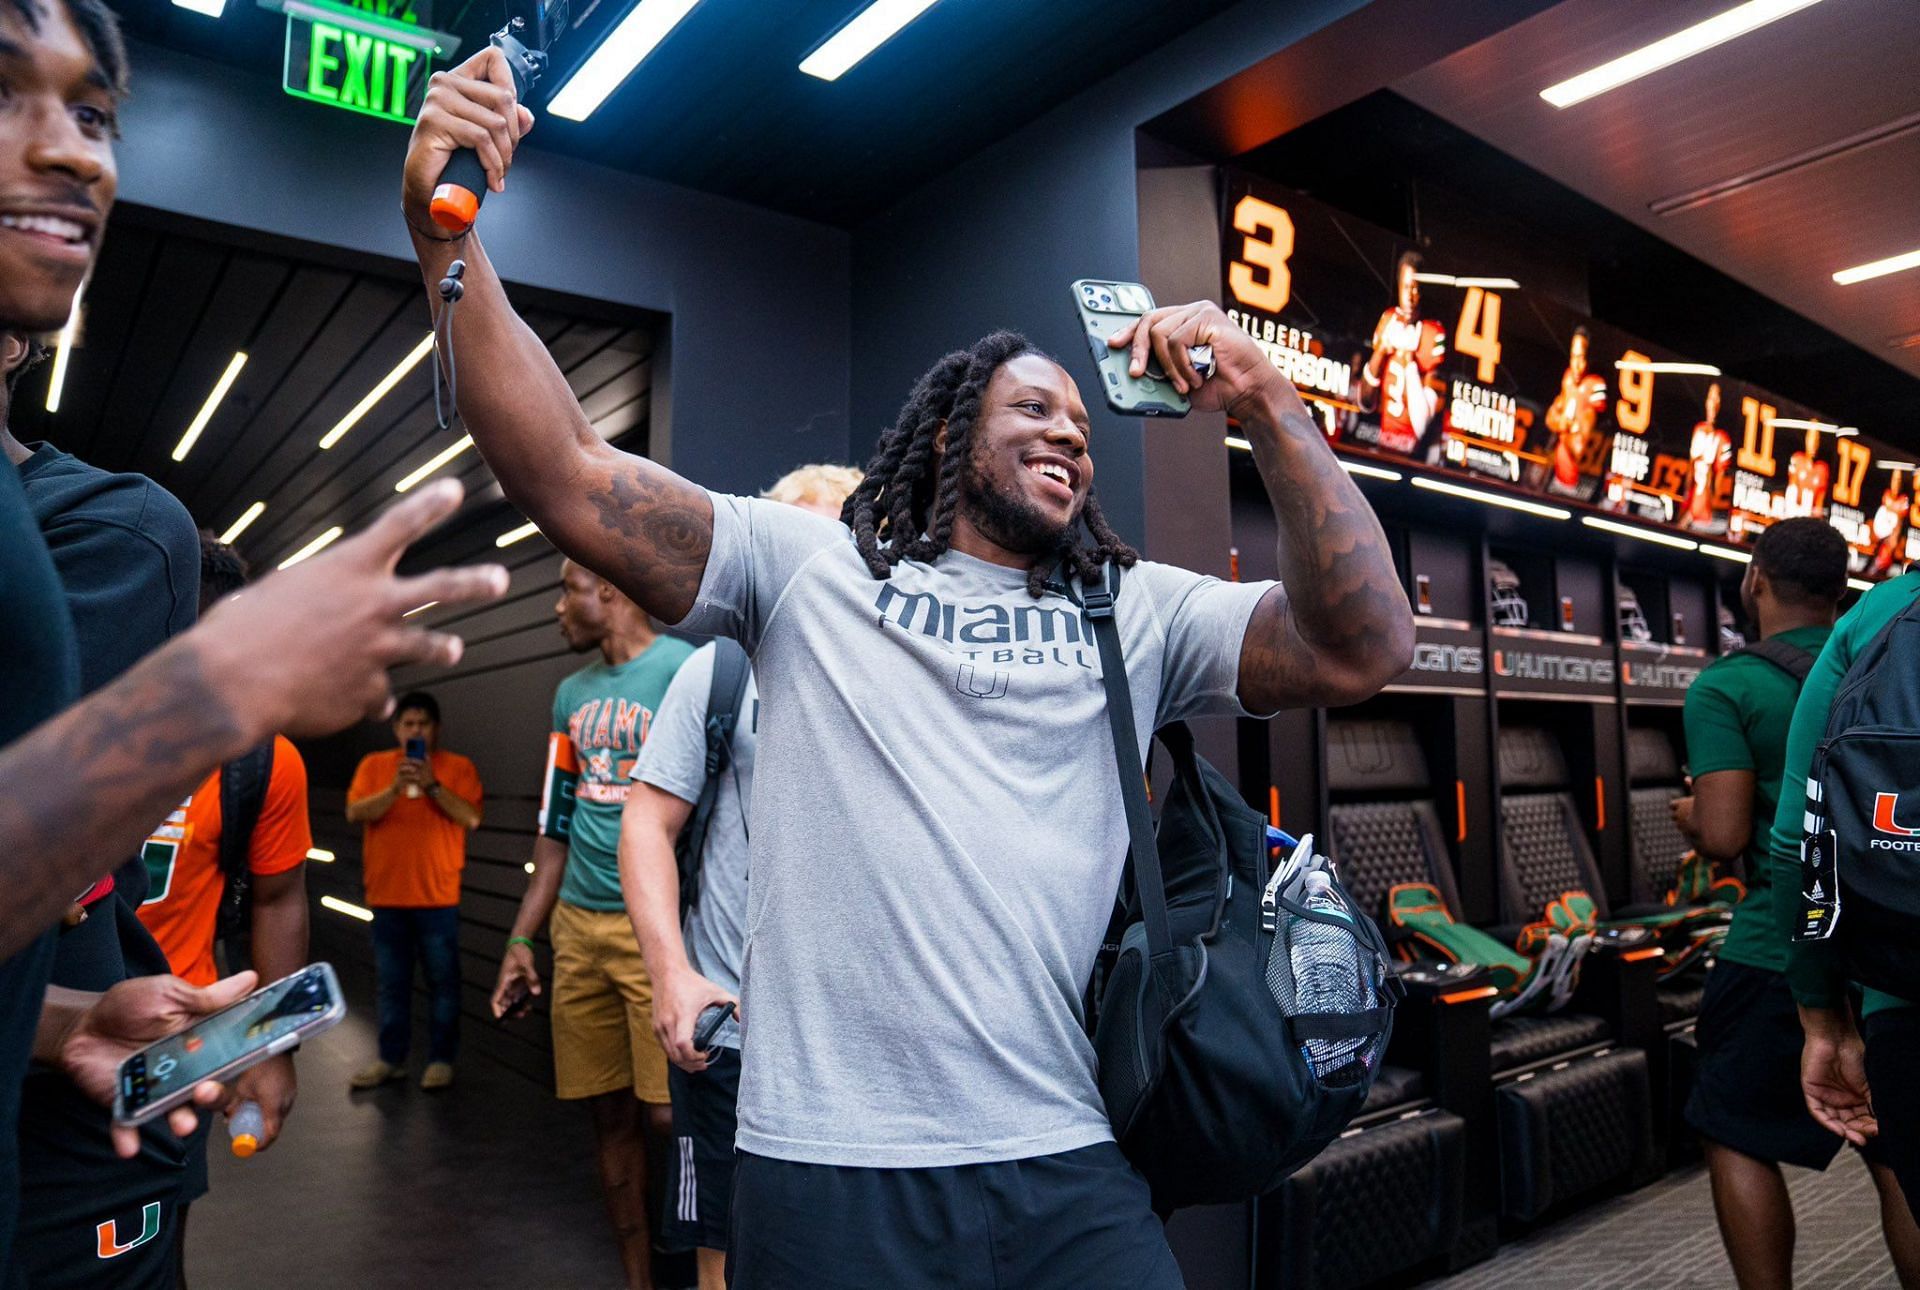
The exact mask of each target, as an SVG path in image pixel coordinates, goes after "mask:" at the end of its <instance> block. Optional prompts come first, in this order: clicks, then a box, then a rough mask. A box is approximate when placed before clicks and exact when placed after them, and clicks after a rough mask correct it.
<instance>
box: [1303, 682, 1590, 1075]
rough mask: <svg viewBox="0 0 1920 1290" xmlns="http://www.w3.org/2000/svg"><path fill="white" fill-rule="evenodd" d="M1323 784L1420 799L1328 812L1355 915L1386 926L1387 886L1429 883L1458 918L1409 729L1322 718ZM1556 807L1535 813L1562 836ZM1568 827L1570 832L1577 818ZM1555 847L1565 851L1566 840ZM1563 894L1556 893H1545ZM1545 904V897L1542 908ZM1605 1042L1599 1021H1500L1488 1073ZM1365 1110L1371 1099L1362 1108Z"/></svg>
mask: <svg viewBox="0 0 1920 1290" xmlns="http://www.w3.org/2000/svg"><path fill="white" fill-rule="evenodd" d="M1555 755H1556V756H1557V755H1558V750H1557V749H1556V750H1555ZM1327 787H1328V789H1329V791H1330V792H1331V793H1333V794H1336V795H1347V794H1358V793H1368V794H1380V795H1384V794H1388V793H1395V794H1414V793H1418V794H1421V795H1422V796H1420V797H1413V798H1409V797H1398V798H1389V799H1388V800H1384V801H1363V802H1354V801H1349V802H1336V803H1334V804H1333V805H1332V806H1330V807H1329V808H1328V810H1327V822H1328V824H1329V826H1330V830H1329V831H1330V834H1331V836H1330V837H1329V838H1328V846H1329V848H1330V849H1329V851H1328V852H1327V854H1328V855H1330V856H1332V857H1333V859H1334V863H1335V864H1336V865H1337V866H1338V868H1339V872H1340V878H1341V881H1342V882H1344V883H1345V884H1346V886H1347V890H1348V891H1350V892H1351V893H1353V898H1354V899H1355V900H1356V901H1357V902H1359V904H1360V907H1361V908H1362V909H1364V910H1366V911H1367V912H1368V913H1370V914H1373V915H1374V916H1375V918H1376V919H1379V920H1381V922H1382V925H1383V928H1384V924H1385V915H1384V911H1385V908H1386V898H1387V892H1388V891H1389V890H1390V889H1391V888H1392V887H1393V886H1394V884H1396V883H1402V882H1430V883H1432V884H1433V885H1434V886H1435V887H1437V888H1439V891H1440V895H1441V898H1442V899H1443V900H1445V901H1446V904H1447V907H1448V908H1449V909H1452V910H1453V911H1454V912H1455V914H1456V916H1457V915H1458V912H1459V909H1460V898H1459V894H1458V890H1457V887H1456V885H1455V883H1454V879H1453V865H1452V862H1451V860H1450V859H1449V858H1448V854H1447V849H1446V844H1445V842H1443V841H1442V840H1441V839H1442V836H1443V835H1442V832H1441V828H1440V817H1439V814H1438V812H1437V811H1435V810H1434V806H1433V802H1432V801H1431V800H1429V798H1430V795H1431V794H1432V792H1433V787H1432V781H1431V779H1430V777H1429V776H1428V773H1427V760H1426V755H1425V753H1424V752H1423V751H1422V750H1421V748H1420V743H1419V740H1418V738H1417V737H1416V736H1415V735H1414V732H1413V728H1412V727H1411V726H1408V725H1406V724H1404V723H1402V722H1397V721H1352V720H1333V721H1329V722H1328V723H1327ZM1567 809H1569V810H1570V809H1571V804H1568V807H1567ZM1559 811H1560V807H1559V806H1557V805H1556V806H1554V807H1553V809H1552V811H1551V812H1546V813H1543V817H1544V818H1545V819H1546V821H1547V828H1548V830H1549V831H1550V832H1551V831H1552V830H1556V829H1558V830H1560V831H1561V832H1562V834H1563V835H1564V826H1562V825H1560V824H1557V823H1555V822H1554V821H1556V820H1557V819H1558V818H1559ZM1573 824H1574V827H1576V828H1577V827H1578V821H1577V820H1576V821H1574V822H1573ZM1558 845H1559V846H1560V847H1561V848H1562V849H1563V850H1564V849H1566V848H1567V847H1568V846H1569V845H1570V844H1568V843H1566V842H1564V841H1562V842H1560V843H1559V844H1558ZM1544 849H1545V848H1542V850H1544ZM1589 863H1591V861H1589ZM1574 885H1578V884H1574ZM1563 890H1565V888H1555V889H1554V891H1553V894H1554V895H1556V896H1557V895H1559V894H1560V892H1561V891H1563ZM1545 903H1546V898H1544V897H1543V898H1542V900H1541V904H1542V905H1543V906H1544V905H1545ZM1607 1037H1608V1032H1607V1027H1606V1023H1605V1022H1603V1021H1601V1020H1600V1019H1599V1018H1597V1017H1587V1016H1569V1015H1565V1014H1562V1015H1559V1016H1553V1017H1504V1018H1501V1019H1500V1020H1497V1021H1495V1022H1493V1023H1492V1048H1493V1069H1494V1070H1495V1071H1505V1070H1511V1069H1513V1068H1514V1067H1516V1066H1524V1065H1527V1064H1528V1063H1531V1062H1536V1061H1539V1060H1541V1059H1542V1058H1545V1057H1551V1056H1553V1055H1555V1054H1556V1053H1563V1052H1569V1051H1572V1050H1573V1049H1576V1048H1582V1047H1585V1046H1587V1045H1589V1044H1594V1043H1598V1042H1600V1041H1601V1040H1604V1039H1606V1038H1607ZM1383 1078H1384V1077H1383ZM1372 1105H1373V1104H1372V1102H1371V1101H1370V1102H1369V1108H1370V1109H1371V1107H1372Z"/></svg>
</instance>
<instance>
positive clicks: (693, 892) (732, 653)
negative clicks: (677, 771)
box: [673, 640, 752, 920]
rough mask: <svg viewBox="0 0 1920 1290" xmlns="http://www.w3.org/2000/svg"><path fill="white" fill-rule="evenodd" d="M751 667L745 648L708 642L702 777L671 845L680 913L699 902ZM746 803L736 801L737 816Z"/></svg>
mask: <svg viewBox="0 0 1920 1290" xmlns="http://www.w3.org/2000/svg"><path fill="white" fill-rule="evenodd" d="M751 675H752V668H751V665H750V663H749V660H748V658H747V652H746V651H745V650H744V649H741V648H740V646H739V645H738V644H736V643H735V642H733V641H730V640H716V641H714V643H713V684H712V685H711V686H709V687H708V689H707V726H706V731H707V777H706V779H704V780H703V781H701V784H700V797H699V799H698V800H697V801H695V802H694V804H693V812H692V814H691V815H689V816H688V817H687V823H686V827H685V828H683V829H681V830H680V836H679V837H678V838H676V839H675V840H674V843H673V859H674V864H675V866H676V867H677V868H678V869H679V870H680V917H681V918H682V919H683V920H684V919H685V918H686V916H687V911H688V910H690V909H692V908H693V907H694V906H695V905H697V904H699V903H700V857H701V855H702V853H703V852H705V850H706V847H707V831H708V830H709V829H710V828H712V827H713V806H714V802H715V801H716V800H717V799H718V798H719V796H720V773H721V772H722V771H724V770H726V769H727V768H728V767H730V766H731V765H732V764H733V731H734V727H735V726H737V725H738V724H739V721H740V700H741V699H742V698H743V697H744V696H745V695H746V692H747V678H748V677H749V676H751ZM746 809H747V804H746V802H744V801H742V802H741V803H740V810H741V815H742V819H744V818H745V812H746Z"/></svg>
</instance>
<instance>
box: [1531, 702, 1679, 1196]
mask: <svg viewBox="0 0 1920 1290" xmlns="http://www.w3.org/2000/svg"><path fill="white" fill-rule="evenodd" d="M1500 779H1501V799H1500V822H1501V830H1502V834H1503V841H1504V843H1505V848H1504V858H1503V863H1502V864H1501V867H1500V882H1499V888H1500V901H1501V910H1500V912H1501V915H1502V917H1503V918H1505V919H1507V920H1508V921H1509V922H1511V923H1514V924H1523V923H1527V922H1531V921H1534V920H1535V919H1538V918H1539V917H1540V914H1541V911H1542V910H1544V909H1545V907H1546V905H1547V903H1548V902H1549V901H1551V900H1553V899H1555V898H1557V897H1558V896H1559V895H1560V894H1561V893H1562V892H1566V891H1570V890H1573V889H1576V888H1577V889H1581V890H1584V891H1586V892H1587V893H1588V894H1589V895H1590V896H1591V897H1592V898H1593V901H1594V904H1595V906H1596V908H1597V911H1598V913H1599V916H1600V917H1602V918H1605V917H1606V916H1607V900H1606V892H1605V890H1604V889H1603V887H1602V886H1601V882H1600V871H1599V866H1598V865H1597V864H1596V863H1595V862H1594V858H1593V849H1592V847H1591V846H1589V845H1588V842H1587V836H1586V830H1585V829H1584V827H1583V826H1582V825H1581V823H1580V816H1579V812H1578V810H1577V809H1576V808H1575V807H1574V804H1573V797H1572V794H1571V792H1570V787H1571V779H1570V777H1569V775H1568V772H1567V765H1566V758H1565V756H1564V755H1563V754H1562V752H1561V750H1560V745H1559V742H1558V741H1557V740H1556V739H1555V738H1554V737H1553V734H1552V733H1551V732H1550V731H1548V730H1546V729H1543V728H1540V727H1530V726H1512V727H1506V728H1503V729H1502V730H1501V731H1500ZM1609 1038H1610V1034H1609V1028H1608V1026H1607V1023H1606V1022H1605V1021H1603V1020H1601V1019H1600V1018H1598V1017H1587V1016H1580V1015H1570V1014H1561V1015H1558V1016H1554V1017H1544V1018H1539V1019H1537V1020H1536V1021H1535V1022H1534V1024H1533V1026H1532V1027H1530V1028H1529V1027H1523V1028H1522V1031H1521V1033H1519V1034H1517V1035H1516V1034H1511V1033H1510V1034H1509V1035H1508V1036H1498V1037H1496V1039H1495V1050H1496V1057H1495V1062H1494V1069H1495V1070H1496V1071H1499V1070H1512V1069H1513V1068H1514V1067H1515V1066H1517V1065H1525V1064H1530V1063H1538V1062H1542V1061H1546V1060H1547V1059H1549V1058H1551V1057H1552V1056H1553V1054H1554V1053H1555V1052H1556V1051H1566V1050H1567V1049H1569V1048H1573V1047H1580V1046H1585V1045H1590V1044H1595V1043H1601V1042H1605V1041H1606V1040H1607V1039H1609ZM1503 1039H1504V1041H1505V1042H1504V1045H1503V1043H1502V1040H1503ZM1503 1059H1504V1060H1503ZM1496 1101H1497V1103H1498V1108H1499V1110H1498V1122H1499V1134H1500V1208H1501V1214H1502V1216H1503V1217H1505V1218H1506V1219H1508V1220H1509V1221H1513V1222H1532V1221H1533V1220H1534V1219H1537V1218H1539V1217H1540V1216H1541V1215H1543V1214H1545V1213H1546V1212H1547V1211H1549V1210H1551V1209H1555V1208H1557V1207H1560V1206H1562V1205H1565V1204H1567V1203H1568V1202H1570V1201H1572V1200H1575V1199H1577V1198H1579V1197H1581V1196H1585V1195H1588V1194H1590V1193H1593V1192H1596V1191H1600V1190H1603V1189H1605V1188H1609V1187H1613V1186H1616V1185H1620V1184H1624V1183H1627V1182H1630V1181H1631V1180H1633V1179H1635V1178H1637V1177H1641V1176H1644V1174H1645V1173H1646V1171H1647V1170H1648V1169H1649V1168H1650V1167H1651V1164H1652V1161H1653V1157H1654V1126H1653V1119H1654V1117H1653V1092H1652V1080H1651V1076H1650V1073H1649V1068H1648V1063H1647V1057H1646V1054H1645V1053H1643V1052H1640V1051H1638V1050H1637V1049H1628V1050H1619V1049H1613V1050H1603V1051H1601V1052H1599V1053H1595V1054H1590V1055H1588V1056H1585V1057H1580V1058H1575V1059H1572V1060H1569V1061H1567V1062H1564V1063H1555V1064H1553V1065H1551V1066H1549V1067H1547V1068H1546V1069H1544V1070H1538V1069H1536V1070H1533V1071H1530V1072H1528V1073H1526V1074H1523V1075H1521V1076H1519V1077H1517V1078H1514V1079H1510V1080H1505V1081H1502V1082H1501V1083H1500V1084H1499V1088H1498V1090H1497V1094H1496Z"/></svg>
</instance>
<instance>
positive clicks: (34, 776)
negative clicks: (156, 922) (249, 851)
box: [0, 643, 245, 957]
mask: <svg viewBox="0 0 1920 1290" xmlns="http://www.w3.org/2000/svg"><path fill="white" fill-rule="evenodd" d="M244 740H245V734H244V731H243V729H242V727H241V725H240V723H239V722H238V720H236V719H235V717H234V715H233V713H232V710H231V708H230V707H229V706H228V704H227V702H226V700H225V699H224V698H223V697H222V696H221V695H220V694H219V693H218V692H217V691H216V689H215V687H214V686H213V685H212V684H211V683H210V681H209V679H208V678H207V676H206V675H205V673H204V670H203V668H202V664H201V659H200V656H199V654H198V653H197V652H196V651H194V650H193V649H192V648H191V647H190V646H189V645H187V644H185V643H182V644H178V645H175V646H173V647H170V648H168V649H165V650H162V651H161V652H159V653H158V654H155V655H154V656H153V657H152V658H150V659H148V660H147V661H146V662H144V663H142V664H141V665H140V666H138V667H136V668H135V669H133V670H132V671H131V672H129V673H127V674H126V675H125V676H124V677H122V678H120V680H118V681H116V682H114V683H113V684H112V685H111V686H108V687H107V688H106V689H104V690H102V691H100V692H99V693H98V694H95V695H93V696H91V697H90V698H88V699H86V700H84V701H83V702H81V703H79V704H76V705H75V706H74V707H72V708H69V709H68V710H67V711H66V712H64V713H62V714H60V715H59V716H57V717H55V718H54V719H53V720H51V721H49V722H47V723H46V724H45V725H42V726H41V727H39V728H38V729H37V730H35V731H33V732H32V733H31V734H29V735H27V736H25V737H24V738H22V739H19V740H17V741H15V742H14V743H13V744H12V745H11V746H9V747H8V748H7V749H6V750H5V751H4V752H0V875H4V880H5V883H6V887H7V892H8V897H9V901H10V908H9V915H8V917H7V918H6V919H5V920H0V957H4V956H5V955H9V954H12V953H13V952H14V951H16V950H18V949H20V948H21V947H22V946H24V945H26V944H27V943H28V942H30V941H31V940H32V939H33V938H34V937H35V936H37V935H39V934H40V932H41V931H42V930H44V929H45V928H46V927H48V926H50V925H52V923H53V922H54V920H55V919H57V918H58V917H59V916H60V913H61V911H62V910H64V909H65V908H66V906H67V905H68V903H69V902H71V901H72V900H73V899H74V897H75V896H76V895H77V894H78V893H79V892H80V891H81V890H82V889H83V888H84V887H85V886H86V885H87V884H88V883H90V882H92V881H94V880H95V879H97V878H99V877H100V876H101V875H102V874H103V873H105V872H106V871H107V870H108V869H109V868H111V867H112V866H113V865H115V864H117V863H119V861H120V860H121V859H123V858H125V857H127V856H131V855H132V854H133V853H134V852H135V851H136V850H137V849H138V848H139V846H140V841H141V839H142V838H144V837H146V836H147V834H148V833H149V832H150V831H151V830H152V828H153V826H154V825H156V824H158V823H160V821H161V820H162V819H164V818H165V817H166V814H167V812H168V811H169V810H171V809H172V808H173V807H174V806H176V805H178V804H179V802H180V800H181V799H182V798H184V797H185V796H186V795H187V794H188V793H189V792H191V791H192V790H193V786H194V785H195V784H196V783H198V782H199V781H200V779H201V777H202V776H204V775H205V774H206V773H207V772H208V771H210V770H212V769H213V768H214V767H215V766H217V765H219V764H220V762H221V761H222V760H223V759H225V758H227V757H230V756H234V755H236V754H237V753H238V752H240V751H241V747H240V745H241V744H243V743H244Z"/></svg>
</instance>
